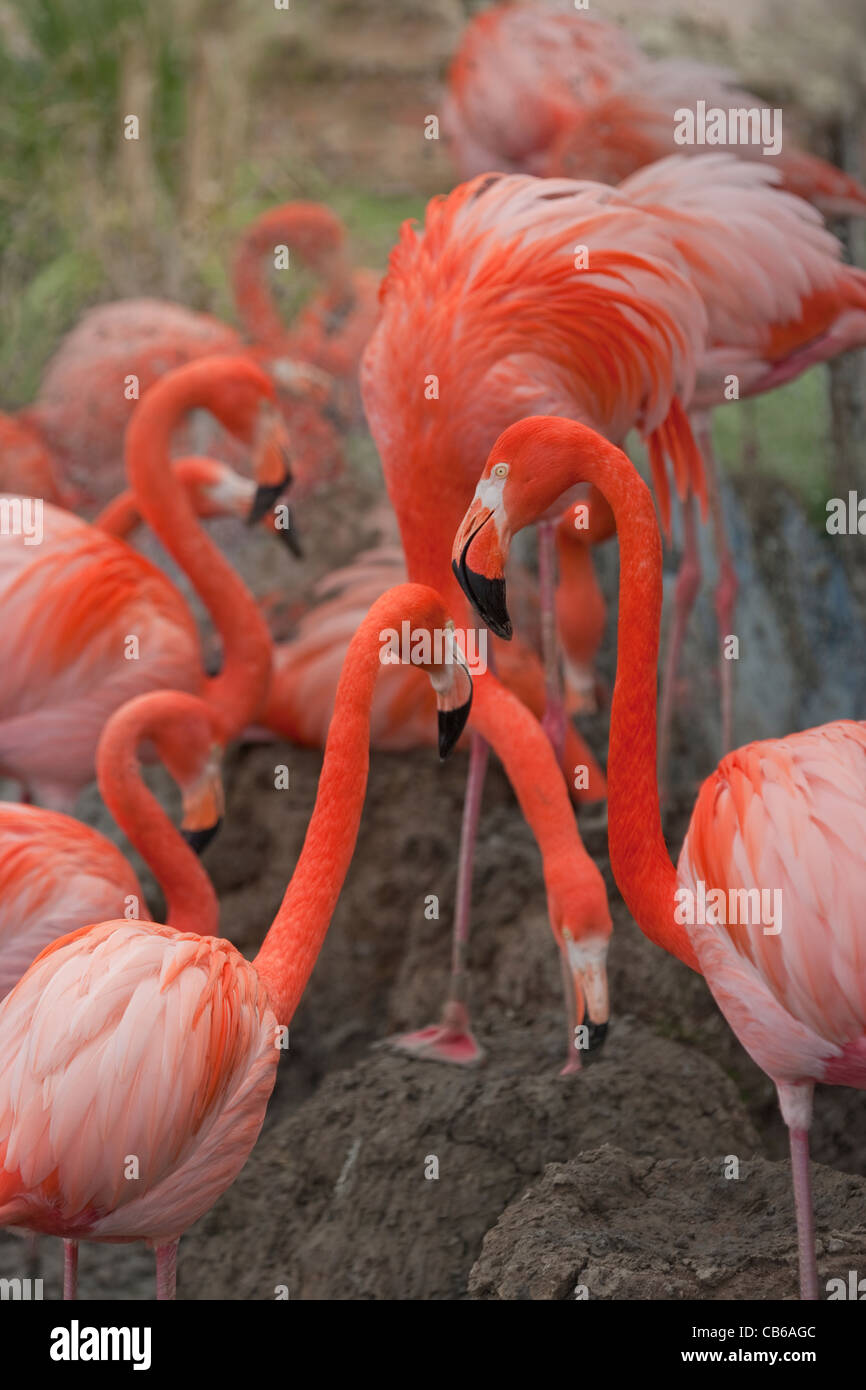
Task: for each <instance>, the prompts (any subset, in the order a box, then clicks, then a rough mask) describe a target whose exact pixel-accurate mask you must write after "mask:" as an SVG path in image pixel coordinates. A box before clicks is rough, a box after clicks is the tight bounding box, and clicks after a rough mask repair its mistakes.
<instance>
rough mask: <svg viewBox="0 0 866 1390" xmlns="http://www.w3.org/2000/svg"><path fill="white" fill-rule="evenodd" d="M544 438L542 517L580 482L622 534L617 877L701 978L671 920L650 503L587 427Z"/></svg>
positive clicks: (658, 600)
mask: <svg viewBox="0 0 866 1390" xmlns="http://www.w3.org/2000/svg"><path fill="white" fill-rule="evenodd" d="M544 423H545V424H547V423H548V422H546V421H545V422H544ZM539 436H540V438H539V439H538V440H537V441H536V447H537V448H538V450H539V468H538V472H537V475H536V480H533V482H532V483H530V484H528V486H527V487H526V495H527V499H531V500H530V505H531V507H532V509H533V510H535V507H536V502H537V505H538V512H539V514H540V513H542V512H543V511H544V510H545V509H546V508H545V506H544V505H542V502H543V499H544V498H549V499H550V500H554V499H555V498H556V497H559V496H560V495H561V494H562V493H565V492H568V491H569V489H570V488H572V487H573V486H574V485H575V484H576V483H581V482H591V483H594V484H595V485H596V487H598V489H599V490H600V492H601V493H602V494H603V496H604V497H605V498H606V499H607V502H608V503H609V504H610V507H611V509H612V511H613V514H614V517H615V519H616V529H617V534H618V536H619V549H620V580H619V616H618V620H617V632H618V639H617V668H616V683H615V685H614V691H613V700H612V705H611V720H610V746H609V751H608V767H607V780H608V826H609V843H610V863H611V869H612V871H613V876H614V878H615V879H616V882H617V885H618V887H619V890H620V892H621V893H622V896H623V898H624V899H625V901H626V903H627V904H628V907H629V909H630V910H631V912H632V914H633V915H634V918H635V920H636V921H637V922H638V924H639V926H640V927H641V930H642V931H643V932H644V935H646V936H648V937H649V938H650V940H651V941H654V942H656V944H657V945H659V946H664V948H665V949H666V950H668V951H670V952H671V953H672V954H673V955H675V956H678V957H679V959H680V960H682V961H684V962H685V963H686V964H687V965H690V966H692V968H693V969H695V970H697V969H698V964H697V957H696V956H695V953H694V950H693V948H692V945H691V942H690V941H689V938H688V935H687V933H686V930H685V928H684V927H683V926H681V925H680V924H679V923H677V922H676V920H675V916H674V910H675V898H674V894H675V892H676V889H677V874H676V869H675V868H674V865H673V863H672V862H671V858H670V855H669V853H668V848H667V845H666V844H665V838H664V834H663V833H662V824H661V812H660V809H659V796H658V781H657V776H656V698H657V671H658V650H659V628H660V624H661V606H662V549H661V539H660V536H659V529H658V523H657V521H656V515H655V509H654V507H653V502H652V497H651V495H650V491H649V488H648V487H647V486H646V484H645V483H644V482H643V480H642V479H641V478H640V476H639V475H638V474H637V473H636V472H635V469H634V467H633V466H632V464H631V463H630V462H629V460H628V459H627V458H626V456H625V454H624V453H622V451H621V450H620V449H617V448H616V446H615V445H613V444H610V443H608V441H607V440H606V439H603V438H602V437H601V435H598V434H596V433H595V431H594V430H590V429H588V428H587V427H586V426H585V425H579V424H576V423H574V422H572V421H565V420H557V421H556V433H555V435H551V436H550V438H551V441H552V442H551V443H550V444H548V442H547V440H546V439H545V438H544V436H543V435H542V433H541V431H540V430H539ZM535 493H537V494H538V495H537V497H536V496H533V494H535ZM548 505H549V503H548ZM528 519H530V518H528Z"/></svg>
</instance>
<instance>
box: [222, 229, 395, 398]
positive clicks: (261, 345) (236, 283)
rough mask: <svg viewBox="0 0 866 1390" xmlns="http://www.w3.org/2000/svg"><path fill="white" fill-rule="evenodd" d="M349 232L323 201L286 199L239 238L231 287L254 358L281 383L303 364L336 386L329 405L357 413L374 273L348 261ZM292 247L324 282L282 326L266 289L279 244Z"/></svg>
mask: <svg viewBox="0 0 866 1390" xmlns="http://www.w3.org/2000/svg"><path fill="white" fill-rule="evenodd" d="M345 243H346V231H345V228H344V226H343V224H342V222H341V221H340V219H339V218H338V217H337V216H336V214H335V213H333V212H332V211H331V210H330V208H327V207H324V206H323V205H322V204H321V203H306V202H294V203H284V204H282V206H280V207H276V208H271V209H269V211H268V212H265V213H262V215H261V216H260V217H257V218H256V219H255V220H254V221H253V222H251V223H250V225H249V226H248V227H247V229H246V230H245V232H244V233H243V235H242V236H241V238H240V241H239V242H238V246H237V251H236V253H235V260H234V268H233V275H232V281H233V287H234V297H235V306H236V308H237V312H238V317H239V318H240V320H241V322H242V323H243V325H244V330H245V332H246V334H247V337H248V338H249V340H250V342H251V343H252V344H254V346H255V351H256V353H257V355H258V356H259V359H260V360H261V361H263V362H265V363H266V364H267V365H268V369H269V370H270V371H272V372H273V373H274V375H275V376H276V377H277V379H278V380H279V379H280V377H281V375H282V368H283V364H284V363H285V362H288V364H289V370H290V372H294V371H297V370H298V364H303V363H307V364H310V365H312V366H314V367H317V368H319V369H320V370H322V371H324V372H325V373H327V375H328V377H329V378H330V379H333V380H335V381H336V382H338V383H340V385H339V390H338V392H337V393H336V395H335V397H334V403H336V405H337V406H338V408H340V409H341V410H342V412H343V414H344V415H345V416H347V417H350V418H354V419H357V418H359V417H360V401H359V399H358V388H357V375H358V365H359V363H360V360H361V354H362V353H363V351H364V348H365V347H366V345H367V341H368V339H369V337H370V334H371V332H372V330H373V326H374V324H375V322H376V317H377V314H378V297H379V276H378V275H375V274H374V273H373V272H372V271H370V270H354V269H352V267H351V266H350V265H349V262H348V260H347V259H346V250H345ZM283 246H284V247H286V249H287V250H288V251H289V253H290V254H291V252H292V251H294V252H296V253H297V255H298V259H299V260H300V262H301V264H302V266H304V267H306V268H307V269H308V270H310V271H312V273H313V274H314V275H315V276H317V277H318V278H319V279H320V280H321V281H322V289H321V290H319V291H318V292H317V293H316V294H315V295H314V296H313V298H312V299H311V300H310V302H309V303H308V304H307V305H306V306H305V307H304V309H303V310H302V311H301V313H300V314H299V316H298V318H297V320H296V321H295V322H293V323H291V324H290V325H287V324H286V323H285V321H284V319H283V316H282V314H281V313H280V310H279V308H278V305H277V303H276V300H275V298H274V295H273V293H272V291H271V289H270V288H269V277H268V266H270V267H271V268H273V266H274V257H275V252H276V251H277V248H278V247H283Z"/></svg>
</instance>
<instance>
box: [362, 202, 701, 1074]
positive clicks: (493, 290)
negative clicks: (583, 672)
mask: <svg viewBox="0 0 866 1390" xmlns="http://www.w3.org/2000/svg"><path fill="white" fill-rule="evenodd" d="M584 243H585V244H586V246H587V247H588V251H589V265H588V268H584V267H581V268H580V269H578V268H577V267H576V264H575V249H574V248H575V246H576V245H581V244H584ZM683 269H684V267H683V263H682V261H681V259H680V257H679V256H678V254H677V252H676V251H675V250H674V249H673V248H672V246H671V239H670V231H669V229H668V228H666V227H664V226H663V225H662V222H661V219H656V220H654V219H652V218H649V217H647V216H645V215H644V214H643V213H642V212H641V211H639V210H636V209H632V208H630V207H629V206H628V205H627V203H626V201H625V200H617V199H616V197H615V195H613V194H612V190H610V189H608V188H600V187H599V186H594V185H579V184H574V183H570V182H568V181H566V180H539V179H532V178H529V177H525V176H510V177H503V176H498V175H487V176H485V177H482V178H478V179H475V180H472V181H471V182H470V183H468V184H464V185H462V186H461V187H459V188H458V189H456V190H455V191H454V192H453V193H451V194H450V195H449V196H448V197H447V198H444V199H443V198H439V199H434V200H433V201H432V202H431V203H430V205H429V207H428V209H427V217H426V222H425V226H424V228H423V231H416V230H415V229H414V228H413V227H412V226H411V224H409V223H406V224H404V226H403V229H402V232H401V236H400V240H399V242H398V245H397V246H396V248H395V249H394V251H393V252H392V254H391V261H390V266H389V270H388V273H387V275H386V277H385V281H384V283H383V288H382V313H381V317H380V320H379V323H378V325H377V327H376V330H375V331H374V334H373V337H372V339H371V341H370V344H369V346H368V348H367V351H366V353H365V356H364V361H363V365H362V378H361V385H362V394H363V397H364V405H365V409H366V412H367V417H368V420H369V422H370V427H371V430H372V433H373V436H374V438H375V440H376V443H377V445H378V448H379V453H380V456H381V459H382V463H383V468H384V472H385V480H386V485H387V488H388V492H389V496H390V498H391V502H392V504H393V506H394V510H395V513H396V515H397V519H398V522H399V525H400V533H401V540H402V544H403V550H404V553H405V556H406V562H407V568H408V573H409V577H410V579H412V580H413V581H416V582H421V583H427V584H430V585H431V586H434V587H436V588H437V589H438V590H439V591H440V592H441V593H442V594H443V595H444V596H445V597H446V598H447V600H448V602H449V604H453V605H454V606H455V608H456V606H457V605H458V604H460V603H461V601H462V600H461V596H460V592H459V589H458V587H457V586H456V585H455V583H454V580H453V578H452V575H451V572H450V564H449V556H450V550H451V537H452V535H453V528H454V527H455V526H456V525H457V523H458V521H459V519H460V517H461V516H462V514H463V512H464V511H465V508H466V505H467V502H468V500H469V498H470V497H471V494H472V488H473V486H474V478H473V473H474V468H475V460H476V459H477V457H478V450H479V449H486V448H489V447H490V445H491V444H492V443H493V441H494V439H495V438H496V437H497V435H498V433H499V431H500V430H501V428H502V427H503V426H504V425H505V424H507V423H510V422H511V421H512V420H514V419H516V418H520V417H521V416H524V415H531V414H533V413H544V412H545V411H549V410H550V409H551V408H555V407H554V403H555V406H556V407H558V408H559V409H561V410H563V411H567V412H569V413H572V412H573V413H575V414H576V415H577V416H578V417H579V418H585V419H589V420H592V421H593V423H594V424H596V425H597V426H599V427H601V428H603V429H605V431H606V432H610V434H611V435H612V437H614V438H622V437H623V436H624V435H625V434H626V432H627V431H628V430H629V429H630V428H632V427H633V426H635V425H637V426H639V427H641V428H642V430H643V431H644V433H645V434H647V435H648V436H649V437H650V438H651V439H652V440H653V441H654V443H655V444H657V446H658V447H657V455H656V456H657V457H659V458H662V457H663V456H664V454H665V453H667V454H668V455H669V456H670V457H672V458H673V459H674V460H675V462H676V465H677V469H678V472H680V473H682V474H684V475H685V477H686V478H688V477H690V476H691V471H692V470H693V469H698V468H699V463H700V461H699V458H698V455H697V451H696V449H695V448H694V444H693V441H692V439H691V435H690V432H689V430H688V425H687V422H686V418H685V414H684V412H683V410H682V408H681V406H680V404H679V401H678V398H677V396H676V392H677V390H678V389H680V390H682V391H684V392H688V390H689V389H690V384H691V377H692V374H693V371H694V362H695V361H696V359H697V355H698V353H699V351H700V349H701V347H702V345H703V342H704V339H705V332H706V309H705V307H704V305H703V302H702V300H701V298H700V296H699V294H698V293H697V291H696V290H695V289H694V287H693V285H692V284H691V282H690V280H689V279H688V277H687V276H686V275H685V274H683ZM431 305H434V306H435V312H433V311H432V310H431ZM638 325H639V327H638ZM457 611H460V610H459V609H458V610H457ZM464 611H465V610H464ZM466 620H467V623H468V622H470V621H471V617H470V615H469V614H467V615H466ZM485 684H486V685H487V686H488V687H491V688H492V686H493V685H494V684H495V678H494V677H493V675H492V673H491V672H489V671H488V673H487V674H486V675H485V676H484V678H483V680H478V681H476V698H475V705H474V708H473V717H472V720H471V721H470V726H471V727H472V729H473V731H474V732H475V733H479V734H481V733H483V731H482V730H481V729H480V727H479V717H480V714H481V711H482V708H483V699H482V698H481V692H482V689H483V688H484V687H485ZM525 728H526V733H525V735H524V737H525V738H526V740H528V741H529V740H531V744H530V742H527V743H526V746H525V748H524V750H523V751H524V753H525V754H526V758H527V766H526V769H525V771H526V774H527V775H528V776H529V777H531V779H532V780H533V783H534V785H535V786H536V787H537V788H538V787H541V786H542V785H543V786H545V787H546V788H547V807H548V810H547V815H548V816H551V815H552V811H553V807H554V806H561V807H562V811H561V815H562V820H561V821H560V822H559V823H558V825H557V827H556V834H557V835H562V834H569V835H570V836H571V837H572V839H573V846H574V858H573V863H574V864H575V865H578V864H580V865H581V866H582V868H581V873H580V874H579V875H578V876H577V877H576V879H575V881H574V884H573V891H574V892H575V893H576V892H582V894H583V901H582V902H579V903H576V904H575V905H573V907H572V910H571V912H570V914H569V917H570V926H569V930H570V932H571V935H572V939H573V940H576V941H579V940H581V939H583V938H585V939H586V940H587V941H589V942H591V943H593V945H592V951H591V954H592V955H593V957H594V958H595V959H596V961H597V958H598V956H599V953H600V947H599V945H598V943H599V942H601V941H603V940H606V938H607V935H608V934H609V931H610V917H609V912H608V909H607V905H606V902H605V898H604V892H603V885H602V881H601V879H600V876H599V875H598V871H597V869H596V868H595V866H594V865H593V864H592V861H591V860H589V859H588V856H585V855H584V851H583V849H582V846H581V845H580V840H579V837H578V836H577V834H576V831H575V828H574V825H573V818H572V814H571V811H570V808H569V803H568V797H567V794H566V793H565V789H564V787H563V786H562V778H561V775H560V774H559V772H558V770H557V766H556V758H555V756H548V753H547V751H546V750H545V749H544V748H543V746H542V745H543V744H544V742H545V741H546V740H545V736H544V733H543V731H542V730H541V729H540V728H539V726H538V723H537V721H536V720H534V719H532V718H531V717H530V718H529V720H528V722H526V724H525ZM538 735H541V743H540V744H539V742H538V741H537V736H538ZM490 736H491V738H492V739H493V747H494V749H495V751H496V753H497V754H498V755H499V756H500V758H503V755H504V754H512V753H513V750H514V744H515V734H514V731H513V730H512V729H510V728H509V727H508V726H507V724H506V723H505V722H502V723H500V724H499V725H498V726H493V727H491V728H490ZM484 737H485V738H487V735H484ZM530 748H534V749H535V752H534V753H531V752H530ZM552 751H553V750H552V749H550V750H549V752H550V754H552ZM485 756H486V754H485V750H484V748H483V746H482V745H481V744H480V743H479V742H478V741H477V740H475V741H474V742H473V746H472V749H471V752H470V771H469V782H468V788H467V802H466V811H465V814H464V831H463V840H462V847H461V860H460V866H461V868H460V873H459V876H458V893H457V911H456V913H455V923H454V946H453V963H452V977H451V984H450V989H449V996H448V1000H447V1002H446V1005H445V1010H444V1015H443V1022H442V1024H441V1026H440V1028H439V1029H438V1030H437V1029H436V1028H435V1027H434V1028H427V1029H422V1030H421V1031H420V1032H419V1033H409V1034H407V1035H406V1036H405V1038H403V1039H401V1040H398V1041H399V1042H400V1044H401V1045H402V1046H403V1047H404V1048H406V1049H407V1050H409V1051H411V1052H418V1053H420V1055H422V1056H425V1057H432V1058H435V1059H439V1060H460V1061H465V1062H470V1061H474V1060H477V1058H478V1057H479V1056H480V1055H481V1053H480V1048H479V1046H478V1043H477V1041H476V1040H475V1038H474V1036H473V1034H472V1031H471V1028H470V1023H469V1015H468V1009H467V1004H466V949H467V935H468V917H469V900H470V893H471V860H472V856H471V843H472V839H473V837H474V834H475V825H476V817H475V812H476V809H477V806H478V804H479V801H480V794H481V786H482V784H483V775H484V766H485ZM504 760H505V761H506V765H507V759H504ZM522 770H523V769H517V770H516V772H515V775H519V774H520V771H522ZM549 829H550V826H549V825H544V824H542V823H539V824H538V826H536V825H533V830H534V831H535V832H536V837H537V838H538V839H539V843H540V844H541V842H542V837H543V836H544V835H545V834H546V833H547V832H548V830H549ZM582 855H583V856H584V857H583V858H581V856H582ZM554 862H555V864H556V869H555V870H554V872H555V873H557V874H559V873H561V872H562V871H563V868H562V866H563V865H564V863H565V862H566V860H565V858H564V857H563V855H562V854H561V851H557V853H556V855H555V856H554ZM559 896H560V899H562V898H564V897H565V896H566V892H565V890H564V888H562V887H561V888H560V893H559ZM557 918H558V919H559V920H562V913H561V911H559V912H558V913H557V914H556V916H555V917H554V918H553V919H552V924H554V934H555V935H556V936H557V943H558V945H559V946H560V950H561V951H563V943H562V941H561V939H560V934H559V933H558V932H557V928H556V926H555V921H556V920H557ZM573 983H574V984H575V987H577V986H578V985H579V980H575V981H573ZM584 993H585V991H582V990H581V993H580V999H581V1000H582V999H583V994H584ZM581 1008H582V1003H579V1004H578V1011H580V1009H581ZM455 1020H459V1026H458V1025H456V1024H455ZM590 1021H591V1022H592V1023H594V1024H596V1025H598V1027H599V1034H598V1035H599V1036H602V1035H603V1034H602V1031H601V1030H602V1029H603V1027H605V1026H606V1023H607V1012H606V995H605V1011H604V1012H603V1014H595V1013H593V1012H592V1011H590Z"/></svg>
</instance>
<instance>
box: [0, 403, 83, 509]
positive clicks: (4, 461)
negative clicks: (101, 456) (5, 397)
mask: <svg viewBox="0 0 866 1390" xmlns="http://www.w3.org/2000/svg"><path fill="white" fill-rule="evenodd" d="M0 492H11V493H23V494H24V495H25V496H27V497H43V498H44V499H45V501H46V502H55V503H57V504H58V505H59V506H68V505H70V499H71V498H72V496H73V494H72V493H71V490H70V489H69V488H68V487H67V486H66V485H65V484H64V482H63V480H62V478H61V474H60V469H59V466H58V463H57V459H56V458H55V457H54V455H53V454H52V452H51V450H50V449H49V447H48V445H47V443H46V441H45V440H44V439H43V437H42V435H41V434H40V432H39V430H38V428H37V427H36V425H35V424H32V423H30V422H29V420H28V417H27V412H26V411H19V412H18V413H17V414H15V415H8V414H6V413H5V412H4V411H2V410H0Z"/></svg>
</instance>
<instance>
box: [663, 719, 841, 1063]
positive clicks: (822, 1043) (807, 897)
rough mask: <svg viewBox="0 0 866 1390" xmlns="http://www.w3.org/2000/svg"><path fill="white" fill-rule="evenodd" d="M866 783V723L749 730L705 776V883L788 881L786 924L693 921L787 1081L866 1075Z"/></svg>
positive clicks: (764, 1051) (773, 885) (737, 1008)
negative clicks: (778, 735)
mask: <svg viewBox="0 0 866 1390" xmlns="http://www.w3.org/2000/svg"><path fill="white" fill-rule="evenodd" d="M864 785H866V724H862V723H852V722H850V721H847V720H840V721H838V722H837V723H834V724H825V725H823V726H822V727H820V728H817V729H809V730H807V731H806V732H805V733H799V734H791V735H790V736H789V737H788V738H784V739H767V740H765V741H762V742H760V743H750V744H747V745H746V746H745V747H744V748H738V749H737V750H736V751H735V752H733V753H729V754H728V756H727V757H726V758H724V759H723V760H722V762H721V763H720V764H719V766H718V768H717V769H716V771H715V772H714V773H713V774H712V776H710V777H709V778H708V779H707V780H706V782H705V783H704V784H703V786H702V788H701V791H700V794H699V796H698V800H697V802H696V804H695V808H694V811H693V813H692V819H691V824H690V826H689V831H688V834H687V836H686V839H685V842H684V844H683V848H682V852H681V854H680V859H679V865H678V869H677V873H678V877H679V880H680V882H681V884H682V885H683V886H684V887H686V888H688V889H689V890H690V891H691V892H693V893H697V891H698V883H699V881H700V882H703V884H704V885H705V890H706V891H709V890H710V889H713V888H717V889H722V890H723V891H724V892H725V893H726V894H727V893H728V892H729V890H738V889H744V890H750V889H756V888H757V889H760V888H761V887H763V888H764V889H765V890H773V889H778V891H779V894H780V904H781V912H782V917H781V931H779V932H775V930H773V929H772V928H771V930H770V931H769V932H768V931H766V930H765V927H766V925H767V919H766V916H765V917H764V920H763V921H762V922H754V921H752V922H750V923H748V924H746V925H741V924H737V925H731V924H730V923H728V924H727V925H721V924H719V925H712V924H711V925H706V924H704V925H701V924H696V925H695V926H689V927H688V928H687V929H688V931H689V935H690V937H691V940H692V944H693V945H694V948H695V951H696V953H697V956H698V960H699V961H700V965H701V969H702V971H703V973H704V976H705V977H706V980H707V983H708V985H709V986H710V989H711V990H712V992H713V995H714V996H715V998H716V1001H717V1002H718V1004H719V1007H720V1008H721V1010H722V1012H723V1013H724V1015H725V1017H726V1018H727V1019H728V1022H729V1023H730V1024H731V1027H732V1028H733V1029H734V1031H735V1032H736V1034H737V1036H738V1038H739V1039H740V1041H741V1042H742V1044H743V1046H744V1047H745V1048H746V1049H747V1050H748V1052H749V1053H750V1054H751V1056H752V1057H753V1058H754V1060H755V1061H756V1062H757V1064H758V1066H760V1067H762V1068H763V1070H764V1071H765V1072H766V1073H767V1074H768V1075H769V1076H771V1077H772V1078H773V1080H774V1081H776V1082H777V1083H781V1084H783V1085H792V1086H793V1085H799V1084H801V1083H803V1082H813V1081H828V1082H835V1083H837V1084H841V1085H845V1086H866V919H864V915H863V911H862V904H861V902H860V894H859V885H860V884H861V883H862V879H863V873H864V864H866V860H864V845H866V802H864V797H863V788H864ZM768 906H769V904H768ZM738 913H739V909H738ZM728 915H730V914H728ZM739 915H742V914H741V913H739Z"/></svg>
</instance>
